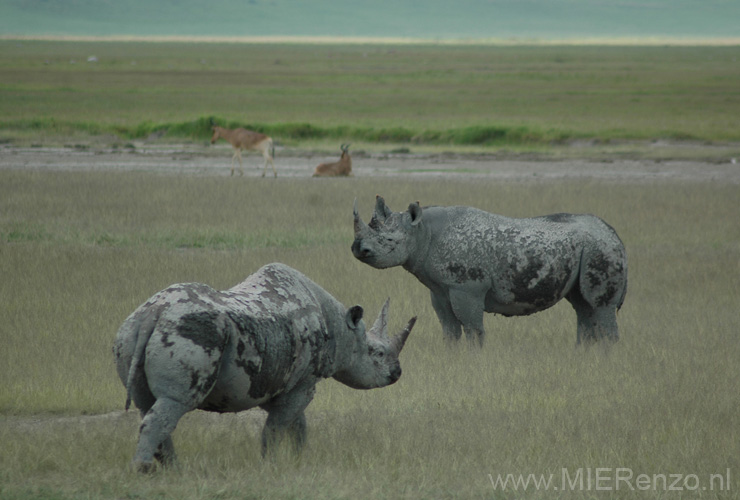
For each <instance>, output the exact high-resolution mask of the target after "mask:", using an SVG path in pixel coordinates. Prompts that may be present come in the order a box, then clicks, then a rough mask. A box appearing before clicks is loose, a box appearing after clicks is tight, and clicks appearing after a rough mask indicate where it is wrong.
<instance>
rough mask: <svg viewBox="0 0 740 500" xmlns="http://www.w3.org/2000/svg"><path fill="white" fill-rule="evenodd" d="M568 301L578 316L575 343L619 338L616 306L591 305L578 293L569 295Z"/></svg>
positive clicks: (614, 340)
mask: <svg viewBox="0 0 740 500" xmlns="http://www.w3.org/2000/svg"><path fill="white" fill-rule="evenodd" d="M568 301H569V302H570V303H571V305H572V306H573V309H575V311H576V315H577V316H578V334H577V337H576V343H577V344H582V343H585V344H590V343H594V342H597V341H599V340H603V339H607V340H611V341H612V342H616V341H617V340H619V329H618V328H617V308H616V306H613V305H608V306H603V307H592V306H591V305H590V304H588V303H587V302H586V301H585V300H584V299H583V298H582V297H580V295H573V296H569V297H568Z"/></svg>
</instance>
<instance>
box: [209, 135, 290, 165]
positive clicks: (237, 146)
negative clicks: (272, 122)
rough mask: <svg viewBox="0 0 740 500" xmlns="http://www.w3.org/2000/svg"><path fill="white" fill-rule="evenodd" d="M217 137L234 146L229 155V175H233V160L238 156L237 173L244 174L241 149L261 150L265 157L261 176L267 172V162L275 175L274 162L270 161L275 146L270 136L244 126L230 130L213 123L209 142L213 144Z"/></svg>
mask: <svg viewBox="0 0 740 500" xmlns="http://www.w3.org/2000/svg"><path fill="white" fill-rule="evenodd" d="M219 139H226V140H227V141H229V142H230V143H231V146H232V147H233V148H234V156H232V157H231V175H234V160H235V159H236V158H239V173H240V174H241V175H244V169H242V149H246V150H250V149H251V150H252V151H261V152H262V156H264V157H265V170H264V171H263V172H262V177H264V176H265V172H267V163H268V162H269V163H270V165H271V166H272V172H273V173H274V174H275V177H277V172H276V171H275V163H274V162H273V161H272V157H273V156H274V155H275V147H274V146H273V145H272V138H271V137H268V136H266V135H265V134H260V133H259V132H254V131H252V130H247V129H244V128H236V129H234V130H230V129H228V128H223V127H218V126H215V125H214V127H213V137H211V144H215V143H216V141H217V140H219Z"/></svg>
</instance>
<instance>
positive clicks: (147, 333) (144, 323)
mask: <svg viewBox="0 0 740 500" xmlns="http://www.w3.org/2000/svg"><path fill="white" fill-rule="evenodd" d="M158 319H159V310H158V309H149V310H148V311H146V312H145V313H144V317H143V318H142V319H141V321H140V323H139V325H138V327H136V328H135V331H134V335H136V347H135V348H134V354H133V356H132V358H131V366H130V367H129V369H128V378H127V379H126V410H127V411H128V409H129V407H131V388H132V387H133V385H134V379H135V378H136V375H137V374H138V372H139V370H141V369H142V367H143V366H144V351H145V350H146V344H147V342H149V338H150V337H151V336H152V332H154V327H155V326H156V325H157V320H158Z"/></svg>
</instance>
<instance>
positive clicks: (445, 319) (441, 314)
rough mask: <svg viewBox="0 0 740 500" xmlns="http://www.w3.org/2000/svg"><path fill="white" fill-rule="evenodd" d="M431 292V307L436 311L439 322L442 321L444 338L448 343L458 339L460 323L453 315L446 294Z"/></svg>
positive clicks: (460, 328)
mask: <svg viewBox="0 0 740 500" xmlns="http://www.w3.org/2000/svg"><path fill="white" fill-rule="evenodd" d="M431 293H432V307H433V308H434V312H436V313H437V318H438V319H439V322H440V323H442V333H443V334H444V337H445V340H446V341H447V342H448V343H450V344H451V343H453V342H456V341H458V340H460V337H462V323H460V321H459V320H458V319H457V318H456V317H455V312H454V311H453V310H452V304H450V301H449V299H448V296H447V294H446V293H440V292H431Z"/></svg>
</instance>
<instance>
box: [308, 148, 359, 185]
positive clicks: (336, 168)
mask: <svg viewBox="0 0 740 500" xmlns="http://www.w3.org/2000/svg"><path fill="white" fill-rule="evenodd" d="M349 146H350V145H349V144H342V145H341V146H340V149H341V150H342V156H341V158H339V161H335V162H334V163H322V164H321V165H319V166H318V167H316V170H314V171H313V176H314V177H338V176H351V175H352V157H351V156H350V155H349Z"/></svg>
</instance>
